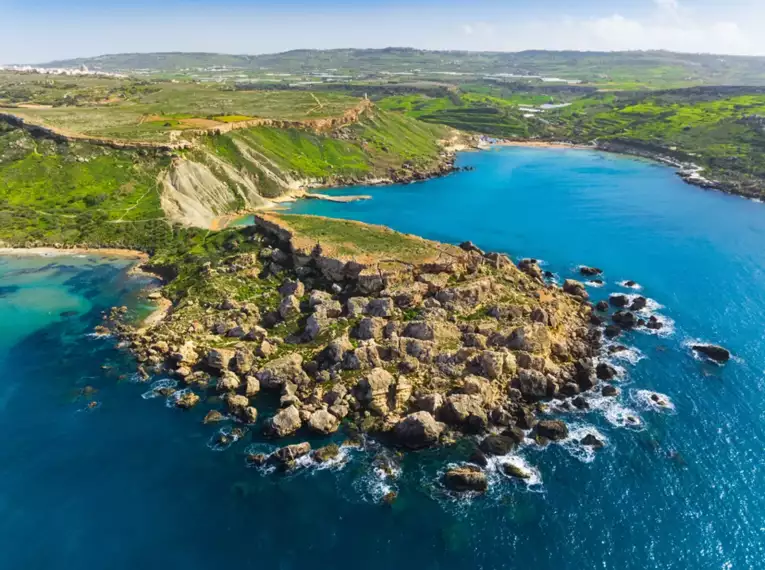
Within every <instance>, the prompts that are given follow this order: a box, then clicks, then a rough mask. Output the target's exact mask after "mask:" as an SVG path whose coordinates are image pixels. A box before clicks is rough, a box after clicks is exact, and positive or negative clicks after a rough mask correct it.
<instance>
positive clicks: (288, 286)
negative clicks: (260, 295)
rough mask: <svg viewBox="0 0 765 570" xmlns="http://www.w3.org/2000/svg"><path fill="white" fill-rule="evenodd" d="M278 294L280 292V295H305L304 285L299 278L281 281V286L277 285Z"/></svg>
mask: <svg viewBox="0 0 765 570" xmlns="http://www.w3.org/2000/svg"><path fill="white" fill-rule="evenodd" d="M279 294H281V296H282V297H289V296H290V295H294V296H295V297H302V296H303V295H305V285H303V283H302V282H301V281H299V280H298V281H293V280H292V279H287V280H286V281H285V282H284V283H282V285H281V287H279Z"/></svg>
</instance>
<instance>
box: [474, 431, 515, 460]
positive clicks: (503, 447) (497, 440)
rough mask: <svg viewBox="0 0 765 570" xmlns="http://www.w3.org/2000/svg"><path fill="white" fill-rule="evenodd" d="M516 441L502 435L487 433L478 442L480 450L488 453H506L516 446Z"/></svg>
mask: <svg viewBox="0 0 765 570" xmlns="http://www.w3.org/2000/svg"><path fill="white" fill-rule="evenodd" d="M516 445H517V444H516V442H515V441H514V440H513V439H511V438H509V437H507V436H504V435H489V436H487V437H486V438H484V440H483V441H482V442H481V443H480V445H479V447H480V448H481V451H483V452H484V453H486V454H488V455H507V454H508V453H510V452H511V451H513V450H514V449H515V447H516Z"/></svg>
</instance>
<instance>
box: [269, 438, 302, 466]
mask: <svg viewBox="0 0 765 570" xmlns="http://www.w3.org/2000/svg"><path fill="white" fill-rule="evenodd" d="M309 453H311V444H310V443H308V442H307V441H304V442H303V443H295V444H293V445H287V446H284V447H281V448H279V449H277V450H276V451H274V453H273V456H272V457H273V458H274V459H275V460H276V461H280V462H281V463H289V462H290V461H295V460H296V459H298V458H300V457H303V456H304V455H308V454H309Z"/></svg>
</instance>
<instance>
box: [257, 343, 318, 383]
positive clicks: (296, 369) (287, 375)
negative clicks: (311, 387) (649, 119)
mask: <svg viewBox="0 0 765 570" xmlns="http://www.w3.org/2000/svg"><path fill="white" fill-rule="evenodd" d="M302 365H303V357H302V356H301V355H300V353H297V352H293V353H291V354H287V355H285V356H282V357H280V358H277V359H275V360H272V361H271V362H269V363H268V364H266V365H265V366H264V367H263V368H261V369H260V371H258V372H257V373H256V374H255V376H256V377H257V379H258V380H259V381H260V384H261V386H262V387H263V388H266V389H269V390H274V389H279V388H281V387H282V386H283V385H284V383H285V382H292V383H293V384H296V385H297V386H301V385H303V384H307V383H308V382H310V378H309V377H308V375H307V374H306V373H305V371H304V370H303V366H302Z"/></svg>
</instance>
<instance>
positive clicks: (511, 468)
mask: <svg viewBox="0 0 765 570" xmlns="http://www.w3.org/2000/svg"><path fill="white" fill-rule="evenodd" d="M502 471H503V472H504V474H505V475H507V476H508V477H515V478H516V479H531V475H532V473H531V471H529V470H528V469H526V468H525V467H522V466H520V465H516V464H515V463H504V464H503V465H502Z"/></svg>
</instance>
